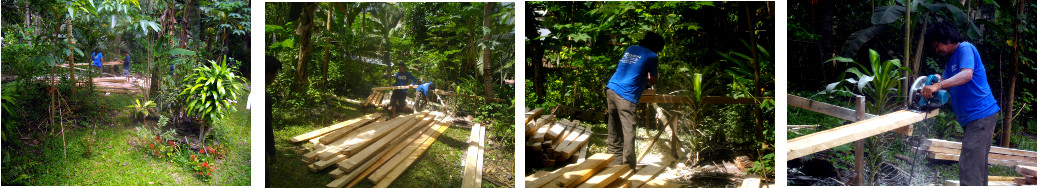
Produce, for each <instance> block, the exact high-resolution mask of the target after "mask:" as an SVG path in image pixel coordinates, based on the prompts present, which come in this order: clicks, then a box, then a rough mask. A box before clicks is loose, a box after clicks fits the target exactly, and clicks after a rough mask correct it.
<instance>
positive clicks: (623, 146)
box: [605, 89, 637, 169]
mask: <svg viewBox="0 0 1037 188" xmlns="http://www.w3.org/2000/svg"><path fill="white" fill-rule="evenodd" d="M605 96H606V98H607V100H608V102H607V103H608V116H609V119H608V123H609V125H608V130H609V135H608V141H607V142H608V145H609V147H608V153H610V154H612V155H614V156H615V159H613V160H612V164H611V165H619V164H627V165H630V169H635V167H636V165H637V155H636V154H635V153H634V136H635V134H636V133H635V130H634V126H635V124H636V123H637V116H635V115H634V111H635V110H637V104H634V103H633V102H630V101H628V100H626V99H623V97H619V95H617V94H616V92H615V91H612V89H609V90H606V91H605Z"/></svg>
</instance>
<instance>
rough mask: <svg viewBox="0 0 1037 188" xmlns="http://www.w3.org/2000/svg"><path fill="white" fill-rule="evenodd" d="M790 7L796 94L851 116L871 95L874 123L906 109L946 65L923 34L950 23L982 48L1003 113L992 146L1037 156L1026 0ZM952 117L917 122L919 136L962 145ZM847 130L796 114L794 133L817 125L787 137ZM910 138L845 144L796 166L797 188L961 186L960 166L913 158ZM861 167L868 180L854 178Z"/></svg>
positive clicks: (994, 170)
mask: <svg viewBox="0 0 1037 188" xmlns="http://www.w3.org/2000/svg"><path fill="white" fill-rule="evenodd" d="M788 7H789V17H788V47H789V55H788V57H789V61H788V62H789V63H788V70H789V74H788V75H789V77H788V83H786V84H788V91H789V94H791V95H797V96H801V97H805V98H808V99H811V100H816V101H822V102H825V103H829V104H834V105H837V106H843V107H847V108H851V109H852V108H854V106H855V105H854V104H853V103H852V102H850V101H851V100H850V99H851V98H853V97H854V96H864V97H865V98H866V99H867V100H866V101H867V102H866V111H867V113H870V114H875V115H880V114H886V113H890V112H893V111H897V110H902V109H904V108H905V107H906V106H907V101H908V96H909V93H908V91H909V89H908V87H909V86H908V85H909V84H910V81H911V80H914V79H915V78H917V77H919V76H924V75H930V74H940V73H942V72H943V70H944V65H945V64H946V63H945V62H946V59H945V58H941V57H939V56H938V55H936V53H934V51H933V49H932V46H931V45H929V43H930V42H931V39H926V38H925V35H924V33H925V32H926V30H927V28H930V27H931V26H933V25H934V24H936V23H938V22H944V23H949V24H952V25H953V26H954V27H955V28H957V29H958V32H960V34H961V36H963V37H964V38H965V41H968V42H970V43H972V44H974V45H975V46H976V48H977V49H978V51H979V55H980V57H982V60H983V65H984V68H985V69H986V74H987V81H988V82H989V84H990V88H991V90H992V92H993V95H994V98H995V99H996V100H997V101H998V105H999V106H1000V107H1001V111H1000V112H999V113H998V116H999V118H998V122H997V124H996V125H995V127H996V128H995V130H994V137H993V140H992V142H993V145H994V146H999V147H1007V148H1014V149H1021V150H1029V151H1035V150H1037V121H1034V120H1033V119H1032V117H1034V113H1035V112H1034V111H1033V107H1032V106H1031V105H1029V104H1032V102H1033V101H1034V100H1035V99H1037V98H1034V94H1033V92H1034V91H1033V88H1037V85H1035V84H1037V83H1035V82H1034V79H1033V75H1034V74H1037V66H1033V60H1032V57H1035V55H1037V50H1035V48H1033V46H1034V44H1035V43H1037V40H1034V34H1035V32H1037V28H1035V24H1033V22H1034V21H1037V16H1035V14H1034V13H1033V12H1034V8H1037V5H1035V4H1032V3H1028V2H1026V1H1022V0H1018V1H1011V0H986V1H939V0H897V1H839V2H832V1H791V2H789V6H788ZM951 109H952V108H949V107H944V108H942V110H941V111H940V114H938V115H936V116H935V117H934V118H930V119H929V120H925V121H922V122H919V123H915V124H914V125H913V126H914V130H915V137H922V138H930V139H933V138H934V139H941V140H948V141H958V142H960V141H961V139H962V137H963V132H962V131H963V130H962V128H961V125H959V124H958V122H957V121H955V120H954V115H953V111H952V110H951ZM847 123H849V122H848V121H844V120H841V119H838V118H834V117H830V116H826V115H823V114H819V113H815V112H810V111H807V110H804V109H800V108H793V107H789V111H788V124H789V125H818V127H817V128H816V129H804V130H795V131H793V130H792V128H789V133H788V139H793V138H796V137H799V136H802V135H806V134H810V133H814V132H817V131H820V130H825V129H831V128H834V127H837V126H841V125H844V124H847ZM907 140H908V139H907V137H905V136H902V135H898V134H895V133H884V134H880V135H877V136H873V137H870V138H867V139H865V140H864V142H865V143H864V145H863V146H864V152H865V155H863V156H855V155H853V149H854V148H855V147H853V144H845V145H842V146H839V147H835V148H833V149H831V150H826V151H822V152H818V153H815V154H813V155H810V156H807V157H803V158H801V159H792V160H790V161H789V173H788V174H789V177H788V178H790V181H789V182H790V185H847V184H852V185H934V184H942V182H943V181H944V180H956V179H958V173H959V169H958V165H957V163H956V162H953V161H951V162H947V161H941V160H924V157H914V156H918V155H915V154H913V152H912V146H913V145H911V144H910V143H909V142H908V141H907ZM855 157H864V158H865V160H864V161H865V162H864V163H863V164H862V165H863V166H857V165H855V163H854V159H855ZM909 158H913V159H915V160H910V159H909ZM809 166H813V167H815V168H811V167H809ZM858 167H860V168H862V169H863V172H864V174H858V173H856V172H855V171H854V169H855V168H858ZM898 167H899V168H898ZM893 169H899V170H893ZM989 171H990V172H989V174H990V176H1019V174H1018V173H1017V172H1015V171H1014V170H1013V169H1012V166H1011V165H996V164H992V165H990V168H989ZM791 179H796V180H797V181H793V180H791Z"/></svg>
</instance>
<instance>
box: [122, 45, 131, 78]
mask: <svg viewBox="0 0 1037 188" xmlns="http://www.w3.org/2000/svg"><path fill="white" fill-rule="evenodd" d="M122 55H125V56H126V58H125V59H123V60H122V76H130V51H125V50H123V51H122Z"/></svg>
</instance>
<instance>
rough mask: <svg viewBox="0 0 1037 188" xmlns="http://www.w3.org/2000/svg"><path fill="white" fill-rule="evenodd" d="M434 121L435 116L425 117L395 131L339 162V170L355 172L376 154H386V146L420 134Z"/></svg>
mask: <svg viewBox="0 0 1037 188" xmlns="http://www.w3.org/2000/svg"><path fill="white" fill-rule="evenodd" d="M433 119H434V117H433V116H428V117H424V119H422V120H421V122H418V123H416V124H413V126H406V127H402V128H400V129H398V130H397V131H393V132H392V133H390V134H388V136H385V138H382V139H378V141H376V142H375V143H372V144H371V145H369V146H367V147H365V148H364V149H363V150H360V151H359V152H357V153H356V155H353V156H351V157H350V158H349V159H346V160H344V161H342V162H339V163H338V169H341V170H342V171H346V172H351V171H353V169H355V168H356V167H357V166H359V165H361V164H362V163H363V162H365V161H367V160H368V159H370V158H371V157H373V156H375V155H376V153H384V152H385V149H387V148H386V146H389V144H390V143H394V142H393V141H396V140H397V139H398V138H401V137H400V136H401V135H407V134H410V133H412V132H418V131H420V130H422V128H425V127H427V126H426V125H428V124H429V123H430V122H432V120H433Z"/></svg>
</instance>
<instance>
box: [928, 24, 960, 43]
mask: <svg viewBox="0 0 1037 188" xmlns="http://www.w3.org/2000/svg"><path fill="white" fill-rule="evenodd" d="M925 39H926V40H930V41H933V42H939V43H943V44H953V43H959V42H961V41H964V39H962V38H961V33H960V32H958V29H955V28H954V25H952V24H951V23H948V22H945V21H944V22H936V23H933V25H931V26H929V29H928V30H926V31H925Z"/></svg>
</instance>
